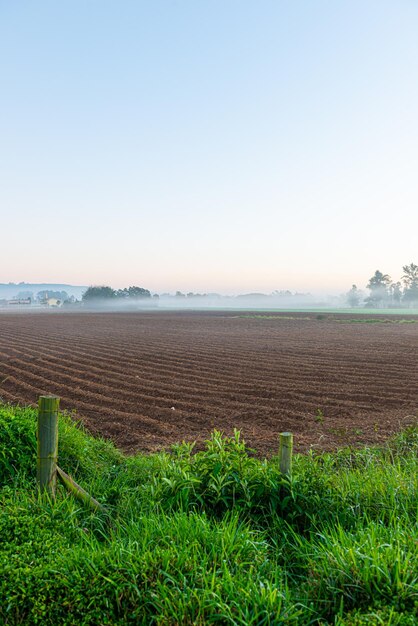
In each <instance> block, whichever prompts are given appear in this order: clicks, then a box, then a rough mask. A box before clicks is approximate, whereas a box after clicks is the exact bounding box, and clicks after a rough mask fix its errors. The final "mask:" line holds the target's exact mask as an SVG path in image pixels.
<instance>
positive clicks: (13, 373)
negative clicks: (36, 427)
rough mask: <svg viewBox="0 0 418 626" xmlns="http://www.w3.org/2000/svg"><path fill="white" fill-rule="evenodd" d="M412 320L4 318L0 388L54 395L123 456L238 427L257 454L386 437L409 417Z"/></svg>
mask: <svg viewBox="0 0 418 626" xmlns="http://www.w3.org/2000/svg"><path fill="white" fill-rule="evenodd" d="M417 321H418V318H417V317H416V316H408V317H406V316H391V317H388V318H387V319H386V318H384V319H383V318H382V316H371V315H367V316H356V315H353V314H352V313H347V314H344V315H336V314H325V315H318V314H317V313H306V312H301V313H289V312H286V313H260V314H254V313H249V312H236V311H235V312H225V311H217V312H180V311H178V312H162V311H161V312H158V313H155V312H154V313H141V314H138V313H90V314H84V313H65V312H60V313H56V314H48V313H38V314H27V315H26V314H16V313H4V314H2V315H0V397H1V399H2V401H3V402H11V403H23V404H25V403H33V402H34V401H35V400H36V398H37V396H38V395H39V394H41V393H54V394H57V395H59V396H60V397H61V398H62V406H63V408H65V409H67V410H68V411H75V412H76V417H77V418H78V419H81V420H82V422H83V423H84V424H85V425H86V426H87V427H88V429H89V430H90V431H91V432H93V433H95V434H100V435H103V436H105V437H108V438H111V439H112V440H113V441H114V442H115V443H116V445H117V446H118V447H119V448H120V449H122V450H124V451H125V452H129V453H133V452H136V451H154V450H157V449H160V448H163V447H167V446H169V445H171V444H173V443H175V442H178V441H181V440H183V439H184V440H187V441H197V442H198V443H199V444H200V445H202V442H203V441H204V440H205V439H207V438H208V436H209V434H210V432H211V431H213V429H215V428H216V429H219V430H221V431H223V432H225V433H227V434H231V433H232V432H233V429H234V428H235V427H236V428H239V429H240V430H241V431H242V432H243V434H244V436H245V438H246V440H247V441H248V443H249V445H250V446H251V447H253V448H254V449H255V450H256V451H257V453H258V454H259V455H261V456H263V455H271V454H273V453H274V452H275V451H276V449H277V433H278V432H280V431H283V430H290V431H292V432H293V433H294V434H295V441H296V449H297V450H298V451H301V452H306V451H307V450H309V449H310V448H313V449H316V450H332V449H336V448H338V447H341V446H342V445H346V444H350V445H356V446H362V445H364V444H375V443H381V442H383V441H384V440H386V439H387V437H388V436H389V435H391V434H393V433H394V432H396V431H399V430H401V429H402V428H404V427H406V426H407V425H408V424H410V423H413V422H414V421H416V412H417V408H418V386H417V381H418V369H417V353H418V324H417V323H416V322H417Z"/></svg>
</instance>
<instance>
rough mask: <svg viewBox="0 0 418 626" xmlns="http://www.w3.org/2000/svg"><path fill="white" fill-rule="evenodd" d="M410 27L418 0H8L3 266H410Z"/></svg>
mask: <svg viewBox="0 0 418 626" xmlns="http://www.w3.org/2000/svg"><path fill="white" fill-rule="evenodd" d="M417 32H418V2H416V1H415V0H398V1H397V2H394V1H393V0H390V1H386V0H366V1H365V0H340V1H339V0H315V2H313V1H312V0H257V1H256V2H255V1H254V0H251V1H247V0H199V1H197V0H165V1H162V0H152V2H151V1H149V0H146V1H145V0H135V1H130V0H112V1H110V0H71V1H70V0H60V2H56V0H54V1H44V0H37V2H33V0H31V1H28V0H20V1H19V2H16V1H15V0H0V282H9V281H13V282H20V281H27V282H37V283H39V282H59V283H72V284H84V285H89V284H107V285H112V286H113V287H115V288H117V287H123V286H126V285H132V284H135V285H139V286H142V287H145V288H148V289H150V290H152V291H154V292H163V291H175V290H177V289H178V290H181V291H187V292H188V291H199V292H204V291H217V292H220V293H239V292H247V291H264V292H270V291H272V290H275V289H279V290H280V289H290V290H298V291H311V292H313V293H315V292H321V293H322V292H330V293H334V292H335V293H337V292H341V291H347V290H348V289H349V288H350V287H351V284H352V283H356V284H357V285H358V286H359V287H365V285H366V283H367V280H368V278H369V277H370V276H371V275H372V274H373V273H374V271H375V270H376V269H379V270H381V271H383V272H384V273H388V274H390V275H391V276H392V277H393V278H394V279H396V280H397V279H399V278H400V276H401V274H402V266H403V265H405V264H409V263H411V262H415V263H418V236H417V234H418V175H417V172H418V37H417Z"/></svg>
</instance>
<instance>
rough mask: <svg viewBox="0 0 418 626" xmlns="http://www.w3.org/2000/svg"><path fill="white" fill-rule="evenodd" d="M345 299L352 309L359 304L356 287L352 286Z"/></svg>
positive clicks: (358, 293)
mask: <svg viewBox="0 0 418 626" xmlns="http://www.w3.org/2000/svg"><path fill="white" fill-rule="evenodd" d="M346 299H347V302H348V304H349V305H350V306H351V307H353V308H354V307H356V306H358V305H359V304H360V290H359V289H358V288H357V285H352V287H351V289H350V291H348V292H347V295H346Z"/></svg>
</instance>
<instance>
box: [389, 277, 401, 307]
mask: <svg viewBox="0 0 418 626" xmlns="http://www.w3.org/2000/svg"><path fill="white" fill-rule="evenodd" d="M389 293H390V298H391V300H392V302H393V304H395V305H397V306H399V304H400V302H401V299H402V285H401V283H400V282H399V281H398V282H396V283H392V284H391V285H390V287H389Z"/></svg>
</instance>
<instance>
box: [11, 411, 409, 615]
mask: <svg viewBox="0 0 418 626" xmlns="http://www.w3.org/2000/svg"><path fill="white" fill-rule="evenodd" d="M35 423H36V414H35V412H34V411H33V410H32V409H26V408H14V407H10V406H2V407H0V504H1V507H2V508H1V514H0V544H1V550H0V623H2V624H5V625H9V624H13V625H14V624H22V625H26V624H28V625H30V624H42V625H46V626H48V625H52V624H53V625H54V626H56V625H58V624H68V625H70V624H82V625H84V624H86V625H99V624H109V625H110V624H112V625H122V624H172V625H174V624H231V625H235V624H237V625H246V624H251V625H264V624H289V625H291V624H302V625H305V624H306V625H310V624H323V625H325V624H333V625H335V626H360V625H363V624H371V625H376V626H377V625H381V624H390V625H392V626H397V625H399V626H410V625H412V624H417V623H418V526H417V515H418V498H417V494H418V454H417V452H418V428H411V429H409V430H408V431H405V432H403V433H402V434H401V435H399V436H398V437H397V438H395V439H394V440H392V441H391V442H390V443H389V444H388V445H387V446H384V447H382V448H373V449H363V450H360V451H352V450H341V451H339V452H338V453H335V454H317V455H314V454H312V455H308V456H298V455H296V458H295V460H294V468H293V475H292V478H291V480H287V479H284V478H283V477H281V476H280V474H279V471H278V461H277V459H275V458H273V459H270V460H265V461H260V460H257V459H255V458H253V457H252V456H251V455H249V454H248V451H247V449H246V446H245V443H244V442H243V441H242V439H241V437H240V434H239V433H238V432H236V433H235V435H234V436H233V437H231V438H228V437H223V436H222V435H221V434H220V433H217V432H215V433H213V435H212V437H211V439H210V440H209V441H208V442H207V445H206V449H205V450H203V451H201V452H197V453H196V454H195V453H194V451H193V448H192V446H190V445H186V444H182V445H178V446H175V447H174V448H173V449H172V450H171V451H170V453H160V454H155V455H137V456H134V457H130V458H127V457H125V456H124V455H122V454H121V453H120V452H118V451H117V450H116V449H115V448H114V447H113V446H112V445H111V443H109V442H106V441H104V440H101V439H96V438H93V437H91V436H90V435H88V434H86V433H85V432H83V430H82V429H81V428H79V427H77V426H76V425H75V424H74V423H73V422H72V420H71V419H69V418H68V417H65V416H62V417H61V418H60V443H59V463H60V465H61V466H62V467H63V469H65V470H66V471H68V472H69V473H71V474H72V475H73V477H74V478H75V479H76V480H77V482H79V483H80V484H82V486H83V487H84V488H86V489H87V490H88V491H89V492H90V493H92V495H94V496H95V497H96V498H97V499H99V500H100V501H101V502H102V503H103V504H104V505H105V506H106V511H104V512H96V513H92V512H91V511H89V510H87V509H85V508H83V507H82V506H80V505H79V503H77V502H76V501H75V500H74V499H73V498H72V497H71V496H70V495H68V494H67V493H66V492H65V491H64V490H63V489H62V488H61V487H59V489H58V493H57V498H56V501H55V502H52V501H50V500H49V499H48V498H47V496H43V497H40V496H39V495H38V494H37V491H36V486H35V468H36V463H35Z"/></svg>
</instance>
